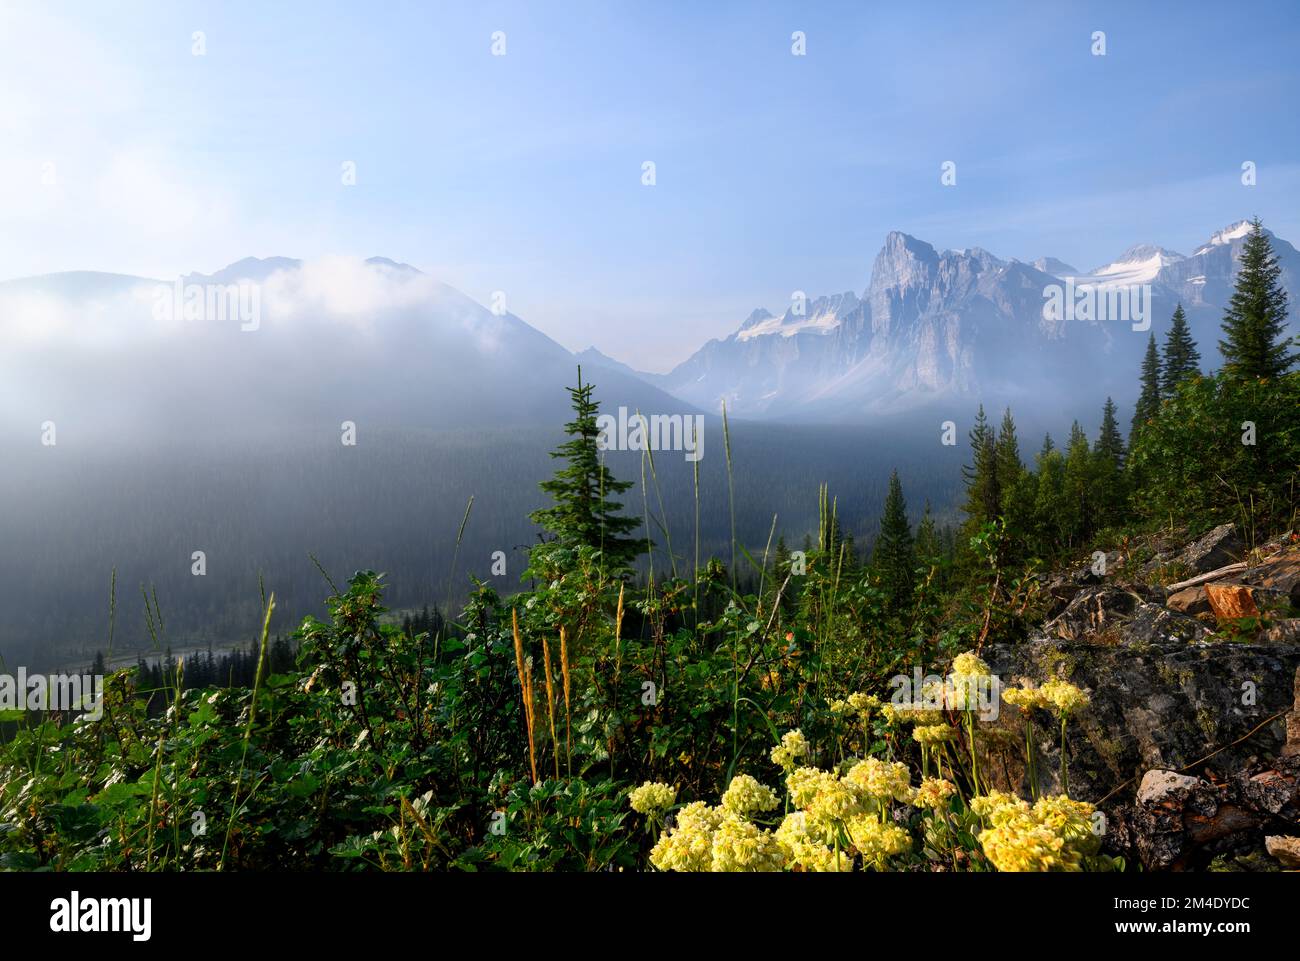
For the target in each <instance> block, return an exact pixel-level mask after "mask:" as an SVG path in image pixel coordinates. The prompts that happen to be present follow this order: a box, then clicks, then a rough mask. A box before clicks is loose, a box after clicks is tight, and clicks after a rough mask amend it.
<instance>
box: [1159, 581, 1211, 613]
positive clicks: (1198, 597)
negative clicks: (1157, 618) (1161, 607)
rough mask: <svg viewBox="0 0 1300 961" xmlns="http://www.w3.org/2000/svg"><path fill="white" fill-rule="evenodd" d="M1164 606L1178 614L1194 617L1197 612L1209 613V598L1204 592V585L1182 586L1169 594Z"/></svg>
mask: <svg viewBox="0 0 1300 961" xmlns="http://www.w3.org/2000/svg"><path fill="white" fill-rule="evenodd" d="M1165 606H1166V607H1168V608H1169V609H1170V610H1173V611H1178V613H1180V614H1187V615H1189V616H1192V617H1195V616H1196V615H1197V614H1208V613H1209V611H1210V600H1209V598H1208V597H1207V596H1206V594H1205V587H1204V585H1201V586H1198V587H1184V588H1183V589H1182V590H1181V591H1178V592H1176V593H1174V594H1170V595H1169V599H1168V600H1167V601H1165Z"/></svg>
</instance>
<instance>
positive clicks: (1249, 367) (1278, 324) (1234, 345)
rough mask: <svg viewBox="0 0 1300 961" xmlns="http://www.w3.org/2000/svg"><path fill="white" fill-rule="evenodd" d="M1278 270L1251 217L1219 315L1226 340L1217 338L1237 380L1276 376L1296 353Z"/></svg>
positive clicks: (1226, 365)
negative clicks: (1224, 306) (1289, 335)
mask: <svg viewBox="0 0 1300 961" xmlns="http://www.w3.org/2000/svg"><path fill="white" fill-rule="evenodd" d="M1281 273H1282V270H1281V268H1280V267H1279V266H1278V263H1277V257H1276V256H1274V254H1273V247H1272V245H1271V244H1270V243H1269V240H1268V236H1267V235H1266V234H1265V233H1264V228H1263V225H1262V224H1261V223H1260V222H1259V218H1256V219H1255V220H1254V222H1253V223H1252V224H1251V232H1250V236H1248V237H1247V238H1246V244H1245V246H1244V248H1243V249H1242V252H1241V264H1240V267H1239V268H1238V271H1237V283H1236V290H1235V291H1234V292H1233V295H1232V300H1230V301H1229V302H1228V309H1227V310H1226V311H1224V314H1223V332H1224V335H1225V339H1224V340H1221V341H1219V353H1221V354H1222V355H1223V360H1224V364H1223V371H1224V373H1225V374H1227V375H1228V376H1229V377H1231V378H1233V379H1236V380H1249V379H1253V378H1257V377H1268V378H1275V377H1278V376H1280V375H1282V374H1285V373H1286V372H1287V371H1288V370H1290V369H1291V366H1292V365H1293V364H1294V363H1295V362H1296V360H1297V358H1300V354H1292V353H1288V350H1289V348H1290V346H1291V340H1290V338H1287V337H1285V336H1283V334H1284V333H1285V331H1286V312H1287V296H1286V291H1285V290H1284V289H1283V288H1282V287H1281V286H1280V284H1279V278H1280V277H1281Z"/></svg>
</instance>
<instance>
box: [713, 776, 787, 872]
mask: <svg viewBox="0 0 1300 961" xmlns="http://www.w3.org/2000/svg"><path fill="white" fill-rule="evenodd" d="M732 783H733V784H734V783H735V782H734V781H733V782H732ZM764 790H766V788H765V789H764ZM773 798H774V799H775V795H773ZM712 851H713V863H712V865H711V867H710V870H712V871H715V872H724V871H726V872H735V871H780V870H782V869H783V868H784V867H785V852H784V850H783V849H782V848H781V844H780V842H779V841H777V839H776V835H775V834H773V833H772V832H771V831H764V830H762V829H761V828H759V827H757V826H756V825H754V824H753V823H751V822H750V821H746V820H745V819H744V818H741V817H737V816H735V815H734V814H730V813H728V814H727V815H725V816H724V817H723V819H722V823H721V824H719V825H718V829H717V831H715V832H714V834H713V848H712Z"/></svg>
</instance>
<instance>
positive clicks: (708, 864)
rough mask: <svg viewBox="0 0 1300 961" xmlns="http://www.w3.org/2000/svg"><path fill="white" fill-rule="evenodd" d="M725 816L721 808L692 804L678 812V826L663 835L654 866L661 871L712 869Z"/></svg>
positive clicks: (654, 852) (654, 854)
mask: <svg viewBox="0 0 1300 961" xmlns="http://www.w3.org/2000/svg"><path fill="white" fill-rule="evenodd" d="M724 817H725V815H724V813H723V811H722V810H721V809H720V808H713V807H709V806H708V805H707V804H705V803H704V802H703V801H692V802H691V803H690V804H688V805H686V806H685V807H684V808H682V809H681V810H680V811H678V812H677V823H676V825H675V826H674V827H672V828H670V829H669V830H667V831H665V832H664V833H663V834H662V835H661V836H660V838H659V842H658V843H657V844H656V845H655V846H654V849H653V850H651V852H650V863H651V864H653V865H654V866H655V867H656V868H658V869H659V870H660V871H710V870H712V869H713V835H714V832H716V831H717V830H718V828H719V827H720V826H721V824H722V820H723V818H724Z"/></svg>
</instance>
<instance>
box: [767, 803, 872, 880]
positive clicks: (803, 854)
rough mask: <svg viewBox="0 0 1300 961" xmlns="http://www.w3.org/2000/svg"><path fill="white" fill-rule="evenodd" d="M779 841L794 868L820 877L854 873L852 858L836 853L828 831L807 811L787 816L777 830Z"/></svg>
mask: <svg viewBox="0 0 1300 961" xmlns="http://www.w3.org/2000/svg"><path fill="white" fill-rule="evenodd" d="M776 839H777V842H778V843H779V844H780V845H781V849H782V850H783V851H784V852H785V856H786V861H787V863H789V864H790V865H791V866H792V867H798V868H800V869H802V870H804V871H808V872H810V873H819V874H820V873H828V872H832V871H852V870H853V857H852V855H850V854H849V853H848V852H847V851H836V850H835V849H834V848H833V847H832V846H831V843H830V839H829V838H828V837H827V836H826V834H825V831H824V830H822V827H821V826H820V825H819V824H818V823H817V822H816V821H814V820H813V819H812V818H811V817H810V816H809V815H808V812H806V811H794V812H792V813H790V814H787V815H786V816H785V820H784V821H782V822H781V826H780V827H778V828H777V829H776Z"/></svg>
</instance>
